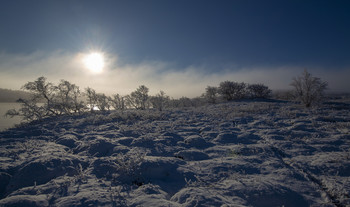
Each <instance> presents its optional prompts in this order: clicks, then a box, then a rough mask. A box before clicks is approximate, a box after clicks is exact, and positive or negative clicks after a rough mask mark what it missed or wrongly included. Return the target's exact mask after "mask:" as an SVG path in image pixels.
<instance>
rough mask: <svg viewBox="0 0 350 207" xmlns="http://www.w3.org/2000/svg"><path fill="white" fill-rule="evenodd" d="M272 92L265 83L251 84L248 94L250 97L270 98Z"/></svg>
mask: <svg viewBox="0 0 350 207" xmlns="http://www.w3.org/2000/svg"><path fill="white" fill-rule="evenodd" d="M271 92H272V91H271V90H270V89H269V87H267V86H265V85H264V84H249V85H248V87H247V95H248V96H249V97H250V98H268V97H269V96H270V94H271Z"/></svg>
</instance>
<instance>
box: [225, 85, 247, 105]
mask: <svg viewBox="0 0 350 207" xmlns="http://www.w3.org/2000/svg"><path fill="white" fill-rule="evenodd" d="M245 89H246V84H245V83H243V82H242V83H237V82H233V81H224V82H221V83H220V86H219V91H218V92H219V94H220V95H222V97H223V98H224V99H225V100H227V101H231V100H235V99H242V98H244V97H245V94H246V92H245Z"/></svg>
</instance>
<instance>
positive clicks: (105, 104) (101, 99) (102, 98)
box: [96, 93, 111, 111]
mask: <svg viewBox="0 0 350 207" xmlns="http://www.w3.org/2000/svg"><path fill="white" fill-rule="evenodd" d="M110 100H111V98H110V97H108V96H106V95H105V94H104V93H98V94H96V107H97V108H98V110H100V111H106V110H108V111H109V110H110V108H111V104H110Z"/></svg>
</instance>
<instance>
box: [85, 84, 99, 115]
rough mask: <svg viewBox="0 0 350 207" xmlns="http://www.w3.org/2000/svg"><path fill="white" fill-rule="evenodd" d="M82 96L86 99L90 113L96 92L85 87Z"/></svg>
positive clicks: (95, 100) (93, 105)
mask: <svg viewBox="0 0 350 207" xmlns="http://www.w3.org/2000/svg"><path fill="white" fill-rule="evenodd" d="M84 95H85V96H86V97H87V101H88V105H89V108H90V111H91V112H92V111H93V110H94V107H95V106H96V102H97V96H96V91H95V90H94V89H92V88H90V87H87V88H85V93H84Z"/></svg>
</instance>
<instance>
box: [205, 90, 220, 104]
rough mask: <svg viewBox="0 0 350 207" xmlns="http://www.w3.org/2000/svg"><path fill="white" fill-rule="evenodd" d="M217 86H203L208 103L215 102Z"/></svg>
mask: <svg viewBox="0 0 350 207" xmlns="http://www.w3.org/2000/svg"><path fill="white" fill-rule="evenodd" d="M217 94H218V88H217V87H214V86H207V87H206V88H205V95H204V96H205V98H206V99H207V101H208V102H209V103H215V102H216V99H217Z"/></svg>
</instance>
